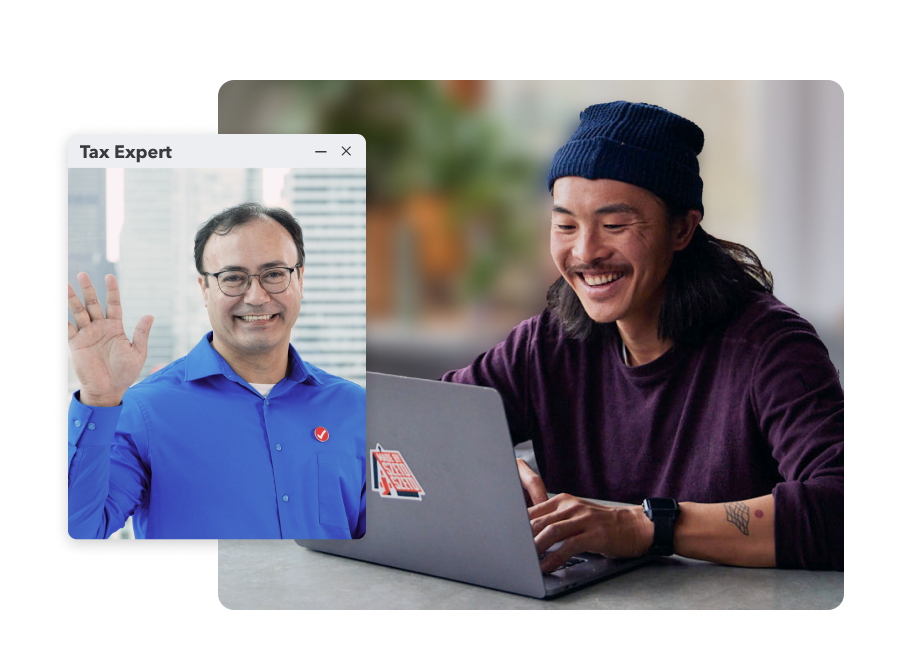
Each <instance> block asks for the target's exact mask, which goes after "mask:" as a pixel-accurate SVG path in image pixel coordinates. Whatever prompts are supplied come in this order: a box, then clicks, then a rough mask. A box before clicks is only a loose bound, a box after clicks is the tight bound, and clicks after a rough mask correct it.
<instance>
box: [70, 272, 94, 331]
mask: <svg viewBox="0 0 910 672" xmlns="http://www.w3.org/2000/svg"><path fill="white" fill-rule="evenodd" d="M66 286H67V287H69V292H68V294H67V297H66V302H67V304H68V305H69V307H70V312H71V313H72V314H73V319H74V320H75V321H76V329H84V328H85V327H87V326H88V325H89V324H91V323H92V318H91V317H89V314H88V312H87V311H86V310H85V308H83V306H82V301H80V300H79V297H78V296H76V291H75V290H74V289H73V286H72V285H70V284H68V283H67V285H66Z"/></svg>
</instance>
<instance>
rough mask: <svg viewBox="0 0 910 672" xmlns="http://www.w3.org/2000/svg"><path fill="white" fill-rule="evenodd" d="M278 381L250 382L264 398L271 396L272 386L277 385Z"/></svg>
mask: <svg viewBox="0 0 910 672" xmlns="http://www.w3.org/2000/svg"><path fill="white" fill-rule="evenodd" d="M277 384H278V383H250V385H252V386H253V389H255V390H256V391H257V392H258V393H259V394H261V395H262V397H263V398H265V397H267V396H269V392H271V391H272V388H273V387H275V385H277Z"/></svg>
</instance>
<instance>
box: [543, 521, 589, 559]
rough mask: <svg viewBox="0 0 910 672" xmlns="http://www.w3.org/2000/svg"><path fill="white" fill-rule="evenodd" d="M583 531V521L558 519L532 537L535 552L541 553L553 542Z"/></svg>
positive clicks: (571, 552) (570, 553)
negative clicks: (535, 548)
mask: <svg viewBox="0 0 910 672" xmlns="http://www.w3.org/2000/svg"><path fill="white" fill-rule="evenodd" d="M583 531H584V522H582V521H580V520H578V519H575V518H570V519H569V520H560V521H558V522H555V523H553V524H552V525H547V526H546V527H545V528H544V529H543V531H542V532H541V533H540V534H538V535H537V536H536V537H534V545H535V546H536V547H537V553H538V554H540V553H543V552H544V551H546V550H547V549H548V548H550V546H552V545H553V544H555V543H557V542H559V541H563V540H564V539H568V538H569V537H574V536H575V535H576V534H579V533H580V532H583ZM566 545H567V544H564V545H563V547H562V548H560V549H559V551H562V550H563V549H564V548H565V546H566ZM559 551H557V552H559ZM573 553H574V551H570V552H569V556H567V557H571V555H572V554H573Z"/></svg>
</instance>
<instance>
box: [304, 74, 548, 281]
mask: <svg viewBox="0 0 910 672" xmlns="http://www.w3.org/2000/svg"><path fill="white" fill-rule="evenodd" d="M294 93H295V97H296V101H295V102H296V103H297V104H298V105H299V107H298V109H305V110H306V111H307V113H306V115H305V116H306V117H307V118H308V120H309V122H310V124H312V128H310V129H308V130H307V132H318V133H360V134H361V135H363V136H364V137H365V138H366V139H367V143H368V145H367V146H368V148H369V151H368V152H367V172H368V175H369V180H368V183H367V202H368V204H370V203H373V204H395V203H403V202H405V201H407V199H409V198H411V197H414V196H416V195H425V194H433V195H436V196H440V197H442V198H443V199H445V201H446V204H447V209H448V212H449V217H448V220H449V221H447V222H446V223H445V224H446V225H448V226H453V227H456V229H457V230H458V231H459V234H460V235H463V236H464V237H465V239H466V240H467V241H468V242H469V248H470V249H469V260H468V268H467V269H465V270H466V273H465V275H464V277H463V278H462V283H461V284H462V288H463V290H464V292H465V293H466V294H467V297H466V298H469V299H473V298H476V297H478V296H482V295H483V294H484V293H485V292H487V291H488V290H489V288H490V287H491V286H492V285H493V284H494V283H495V282H496V279H497V277H498V274H499V269H500V268H501V267H502V264H503V262H504V261H506V260H514V259H517V258H520V257H523V256H524V255H525V254H526V253H527V252H529V250H530V248H531V245H530V243H531V238H532V231H533V227H532V226H529V223H533V222H534V219H533V218H534V217H535V208H534V206H535V204H536V202H537V200H538V199H539V197H540V184H541V182H542V177H541V176H540V175H539V174H538V173H539V168H538V166H537V165H536V163H535V161H534V160H533V159H532V158H531V157H530V155H529V154H528V153H527V152H526V151H525V149H524V148H523V147H522V146H521V144H520V143H519V142H518V140H517V139H516V138H514V137H513V136H512V135H511V134H510V129H509V128H508V127H506V126H505V125H503V124H501V123H498V122H497V121H496V120H495V118H493V117H491V116H490V115H489V114H487V113H485V112H484V111H483V106H482V105H474V104H472V103H471V102H466V101H464V100H459V97H458V95H457V94H456V93H455V91H454V90H453V89H452V88H451V87H447V86H446V84H445V83H443V82H428V81H344V82H328V81H306V82H296V83H295V84H294ZM481 95H482V88H481Z"/></svg>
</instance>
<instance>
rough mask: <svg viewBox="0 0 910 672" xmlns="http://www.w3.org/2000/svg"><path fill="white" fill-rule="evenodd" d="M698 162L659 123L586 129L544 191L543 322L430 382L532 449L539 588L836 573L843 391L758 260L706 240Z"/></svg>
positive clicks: (675, 128) (600, 110) (596, 119)
mask: <svg viewBox="0 0 910 672" xmlns="http://www.w3.org/2000/svg"><path fill="white" fill-rule="evenodd" d="M703 144H704V135H703V133H702V131H701V129H700V128H699V127H698V126H696V125H695V124H693V123H692V122H691V121H688V120H687V119H684V118H682V117H680V116H678V115H675V114H673V113H671V112H668V111H667V110H665V109H663V108H660V107H656V106H653V105H646V104H633V103H627V102H614V103H608V104H605V105H594V106H591V107H589V108H587V109H586V110H585V111H584V112H582V113H581V124H580V126H579V127H578V130H576V131H575V133H574V135H573V136H572V137H571V138H570V139H569V142H568V143H567V144H566V145H565V146H564V147H562V148H561V149H560V150H559V151H558V152H557V153H556V156H555V157H554V159H553V165H552V167H551V170H550V175H549V188H550V190H551V192H552V194H553V216H552V227H551V234H550V251H551V254H552V256H553V261H554V262H555V263H556V266H557V267H558V268H559V271H560V274H561V276H562V277H561V278H560V279H559V280H557V282H556V283H554V284H553V286H552V287H551V288H550V290H549V292H548V295H547V298H548V307H547V310H545V311H544V312H543V313H542V314H541V315H538V316H537V317H534V318H532V319H530V320H526V321H525V322H522V323H521V324H520V325H518V327H516V328H515V329H514V330H513V331H512V333H511V334H510V335H509V337H508V338H507V339H506V340H505V341H504V342H503V343H500V344H499V345H497V346H496V347H495V348H493V349H492V350H490V351H489V352H487V353H485V354H483V355H481V356H480V357H478V358H477V359H476V360H475V361H474V362H473V363H472V364H471V365H470V366H468V367H467V368H465V369H461V370H458V371H451V372H449V373H447V374H446V375H445V376H444V377H443V380H448V381H453V382H458V383H467V384H475V385H485V386H488V387H494V388H496V389H497V390H498V391H499V393H500V394H501V395H502V399H503V403H504V405H505V409H506V415H507V417H508V421H509V429H510V431H511V434H512V440H513V442H514V443H516V444H517V443H521V442H523V441H527V440H532V441H533V445H534V453H535V457H536V460H537V464H538V467H539V469H540V476H538V475H537V474H535V473H534V472H533V471H532V470H531V469H530V467H528V466H527V465H526V464H525V463H524V462H523V461H521V460H519V472H520V474H521V478H522V483H523V485H524V487H525V490H526V493H527V495H528V499H529V502H530V504H531V507H530V508H529V510H528V511H529V515H530V518H531V526H532V529H533V532H534V534H535V541H536V543H537V548H538V552H540V553H543V552H544V551H546V550H547V549H548V548H550V547H551V546H552V545H553V544H555V543H556V542H559V541H563V542H564V544H563V545H562V546H561V547H560V548H559V549H558V550H555V551H554V552H552V553H551V554H550V555H548V556H547V557H546V558H545V559H544V560H543V561H542V562H541V569H542V570H543V571H545V572H547V571H552V570H553V569H555V568H556V567H558V566H559V565H561V564H562V563H563V562H565V561H566V560H567V559H569V558H570V557H571V556H572V555H575V554H577V553H580V552H584V551H588V552H596V553H602V554H604V555H607V556H609V557H636V556H641V555H646V554H649V553H650V554H657V555H669V554H672V553H678V554H679V555H683V556H687V557H691V558H698V559H703V560H711V561H715V562H720V563H726V564H731V565H741V566H754V567H775V566H776V567H801V568H807V569H838V570H843V562H844V551H843V511H844V504H843V493H844V480H843V475H844V469H843V445H844V439H843V389H842V388H841V386H840V382H839V380H838V376H837V372H836V370H835V369H834V367H833V365H832V364H831V361H830V359H829V357H828V353H827V350H826V349H825V347H824V345H822V343H821V341H820V340H819V338H818V336H817V335H816V333H815V330H814V329H813V328H812V326H811V325H810V324H809V323H808V322H806V321H805V320H803V319H802V318H801V317H800V316H799V315H798V314H797V313H796V312H795V311H793V310H792V309H790V308H788V307H787V306H785V305H783V304H782V303H780V302H779V301H778V300H777V299H775V298H774V297H773V295H772V279H771V274H770V273H769V272H768V271H766V270H765V269H764V268H763V267H762V265H761V262H760V261H759V259H758V257H757V256H756V255H755V254H754V253H753V252H752V251H751V250H749V249H748V248H745V247H743V246H741V245H737V244H735V243H729V242H726V241H721V240H718V239H716V238H714V237H712V236H710V235H708V234H707V233H706V232H705V230H704V229H703V228H702V226H701V221H702V218H703V216H704V206H703V205H702V181H701V178H700V177H699V168H698V159H697V156H698V154H699V152H700V151H701V149H702V146H703ZM547 491H550V492H557V493H563V494H558V495H556V496H554V497H552V498H550V499H548V498H547V494H546V493H547ZM566 493H570V494H566ZM583 497H584V498H594V499H603V500H611V501H620V502H643V504H642V505H636V506H627V507H606V506H601V505H597V504H594V503H593V502H589V501H587V500H585V499H581V498H583Z"/></svg>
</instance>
